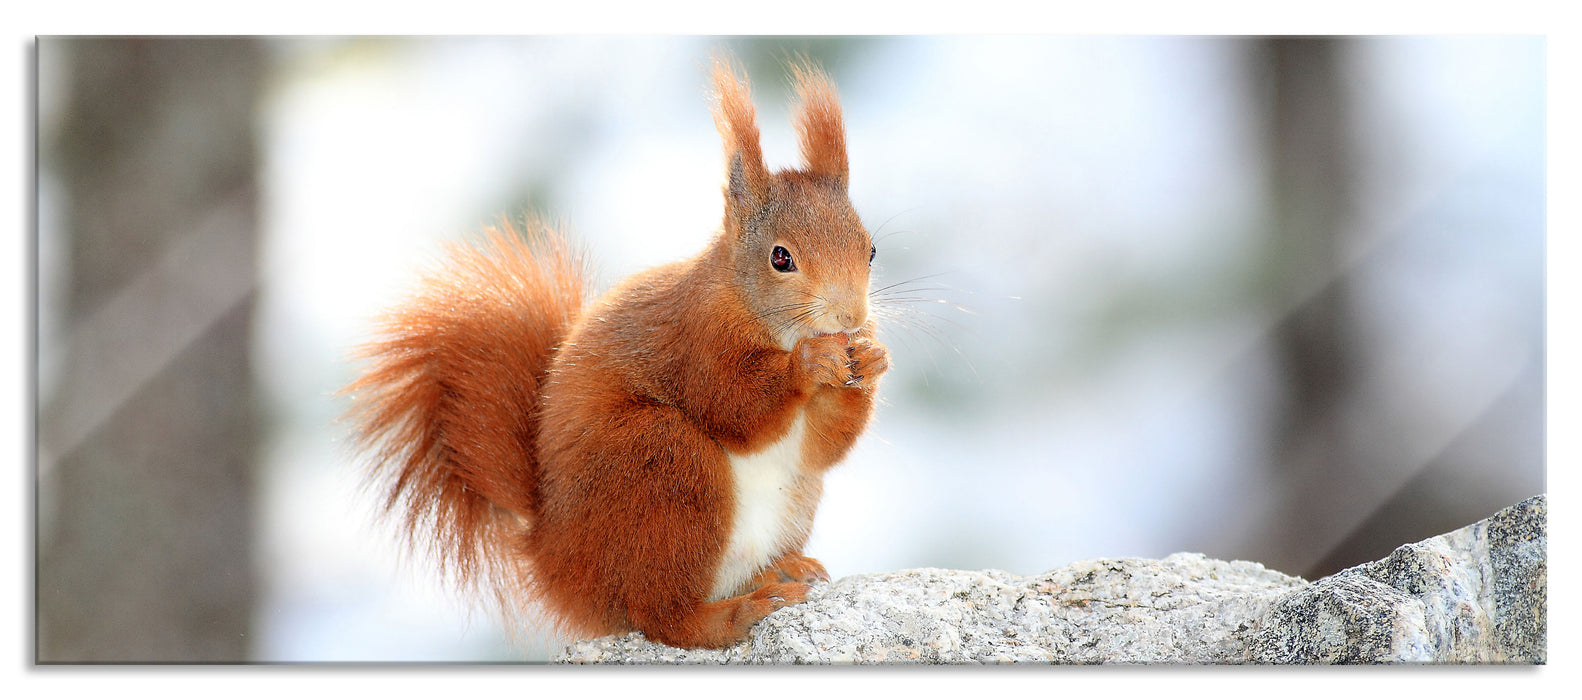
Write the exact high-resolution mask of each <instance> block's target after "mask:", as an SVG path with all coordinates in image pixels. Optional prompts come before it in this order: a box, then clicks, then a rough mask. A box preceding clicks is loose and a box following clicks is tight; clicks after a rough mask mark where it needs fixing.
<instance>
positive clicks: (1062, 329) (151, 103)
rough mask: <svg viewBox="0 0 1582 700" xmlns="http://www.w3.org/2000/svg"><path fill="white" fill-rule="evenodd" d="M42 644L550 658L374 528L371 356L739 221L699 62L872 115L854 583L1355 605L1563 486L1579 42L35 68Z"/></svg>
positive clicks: (783, 132)
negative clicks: (1322, 581) (1566, 249)
mask: <svg viewBox="0 0 1582 700" xmlns="http://www.w3.org/2000/svg"><path fill="white" fill-rule="evenodd" d="M37 49H38V51H37V68H38V82H37V87H38V103H37V108H38V121H37V126H38V149H39V176H38V210H37V215H38V238H37V242H36V251H37V254H38V296H37V299H38V305H39V306H38V316H37V321H38V329H37V332H38V354H37V361H38V364H37V371H38V377H37V380H38V387H37V388H38V443H37V446H36V449H37V477H38V482H37V484H38V489H37V531H36V534H37V540H36V543H37V550H36V551H37V570H36V574H37V575H36V583H35V586H36V589H35V590H36V603H37V609H36V614H37V617H36V623H37V627H36V632H37V635H36V644H37V646H36V652H37V660H38V661H40V662H94V661H181V662H193V661H259V662H275V661H280V662H301V661H355V662H362V661H449V660H457V661H461V660H482V661H494V660H516V659H523V658H526V659H543V658H546V657H547V656H548V655H550V654H553V653H554V652H555V650H556V644H559V643H563V642H564V640H558V639H555V638H553V637H551V636H549V635H548V634H545V633H540V632H535V631H528V632H526V633H523V634H521V635H520V636H522V637H523V639H524V641H522V642H519V643H517V644H516V645H514V646H513V644H512V643H511V642H508V641H507V634H506V631H505V630H502V629H500V628H499V626H498V625H497V624H496V623H495V621H493V620H492V619H489V618H488V617H487V616H486V615H483V614H473V613H471V612H470V611H469V608H468V606H467V605H466V604H465V603H464V602H463V601H458V600H456V599H454V598H453V597H452V596H451V595H450V594H449V593H447V592H446V590H445V588H444V587H443V585H442V584H441V582H440V581H438V580H437V578H436V577H435V576H434V575H433V574H432V572H431V570H430V569H429V568H427V567H426V566H425V565H424V563H423V562H421V561H407V560H405V559H404V558H403V556H402V554H401V551H400V550H399V548H398V547H397V546H396V544H395V539H394V537H393V536H392V533H391V532H390V531H389V530H388V529H386V528H384V527H381V526H379V525H378V524H376V522H375V519H374V517H373V514H374V509H373V507H372V506H373V504H374V500H375V499H374V498H373V496H371V495H370V494H369V493H367V492H365V491H363V490H362V489H361V481H360V480H361V475H362V470H361V467H360V465H359V462H358V457H357V456H356V455H355V454H353V453H352V451H351V450H350V448H349V445H348V443H347V440H346V428H345V426H343V425H341V424H339V423H338V422H337V418H338V416H339V415H340V414H341V412H342V411H344V410H345V408H346V403H345V399H344V398H343V397H338V396H336V395H335V392H336V391H337V389H339V388H340V387H341V386H343V385H345V384H346V383H347V382H349V381H350V380H351V379H352V378H353V376H354V375H355V372H356V370H357V366H356V365H355V364H354V363H351V362H350V361H348V359H347V353H348V351H349V350H350V349H351V348H352V347H354V346H355V345H356V344H358V343H359V342H361V341H363V340H364V339H366V338H367V337H368V333H369V331H370V328H371V325H370V321H371V319H372V317H373V316H375V315H376V314H377V313H378V312H379V311H380V310H381V309H383V308H385V307H387V306H389V305H390V304H392V303H394V302H395V301H398V300H399V299H401V298H402V295H403V294H405V293H406V291H407V290H408V289H410V286H409V285H410V284H411V283H412V281H413V279H414V277H415V275H416V273H417V272H418V271H419V270H420V269H421V268H422V267H423V266H424V265H426V264H429V263H430V262H432V261H433V260H434V259H435V258H436V256H437V253H438V251H439V249H440V244H441V242H443V241H447V240H457V239H465V238H467V237H470V236H474V235H476V234H477V232H478V231H479V230H480V229H481V228H482V227H483V226H486V225H489V224H491V223H494V222H495V221H497V220H498V218H499V217H500V216H502V215H504V216H519V215H520V214H522V213H523V212H538V213H541V214H544V215H547V216H549V217H551V218H553V219H556V220H559V221H563V222H565V228H566V229H567V230H568V231H569V232H570V233H571V235H572V236H573V237H574V238H576V239H577V240H579V241H580V242H581V243H582V244H583V245H584V247H585V248H587V249H588V250H589V251H590V252H591V254H592V257H593V259H594V261H595V264H596V271H597V274H598V279H599V287H600V288H601V289H602V288H604V287H606V286H608V285H609V284H610V283H611V282H613V281H614V280H617V279H619V278H621V277H623V276H625V275H627V274H630V273H632V272H635V271H637V270H640V269H642V268H645V267H648V266H651V265H654V264H657V263H661V262H666V261H669V260H674V259H678V258H682V257H686V256H689V255H691V254H693V253H695V252H696V251H697V250H699V249H701V248H702V246H703V245H704V244H705V243H706V241H707V240H708V238H709V237H710V235H711V233H712V232H713V231H714V230H715V228H716V227H717V226H718V225H719V220H720V216H721V201H720V197H721V195H720V189H719V188H720V185H721V183H722V181H723V163H722V158H721V152H720V147H719V145H718V141H717V136H716V134H715V132H714V128H713V124H712V122H711V120H710V117H709V113H708V108H707V103H706V97H707V92H706V75H707V72H706V65H707V59H708V57H709V56H710V54H711V53H713V52H715V51H719V50H721V49H724V50H728V51H730V52H732V53H734V55H735V56H736V57H737V58H738V59H739V60H740V61H741V62H742V63H743V64H744V65H745V66H746V67H747V69H748V71H749V73H750V75H751V76H752V79H753V81H754V92H755V99H756V102H757V105H758V110H759V112H758V114H759V124H760V128H761V129H762V132H763V139H764V151H765V157H766V159H767V160H768V161H769V164H770V167H795V166H797V165H799V162H798V160H799V157H798V154H797V152H796V148H795V140H794V136H793V134H792V131H791V128H790V126H789V123H788V101H789V97H790V95H789V90H788V81H787V80H786V77H785V71H784V68H783V66H784V63H785V59H786V58H787V57H789V56H792V55H796V54H806V55H808V56H811V57H812V58H813V59H815V60H816V61H818V62H820V63H822V64H823V65H824V66H825V67H826V68H828V69H829V70H830V72H831V73H832V74H833V76H834V78H835V80H836V82H837V84H838V85H839V87H840V92H841V95H842V100H843V105H844V108H845V115H846V126H847V130H848V144H849V147H850V160H851V196H852V200H853V202H854V204H855V205H856V207H857V210H858V211H859V212H860V213H861V214H862V216H863V217H864V221H865V222H866V224H867V225H868V227H869V229H870V230H871V231H873V232H874V234H875V237H876V239H877V240H878V249H879V255H878V260H877V265H876V268H875V284H876V286H882V285H888V284H893V283H905V284H906V285H907V286H908V288H909V289H911V290H913V291H914V292H915V293H914V294H912V295H911V296H912V297H913V298H914V301H912V302H909V303H908V304H906V305H905V307H906V308H907V309H910V311H909V312H908V319H909V320H908V322H906V323H899V324H893V325H891V326H890V327H887V328H884V329H882V330H881V337H882V338H883V339H884V340H885V341H886V342H887V343H888V344H889V346H890V348H891V352H892V357H893V363H894V367H895V368H894V369H893V370H892V371H891V372H890V374H888V375H887V376H886V379H885V382H884V384H883V388H882V390H881V396H882V398H883V400H884V405H882V406H881V408H880V409H879V412H878V414H877V418H876V422H875V424H874V425H873V426H872V428H871V429H870V430H869V432H868V433H867V435H866V436H865V437H864V438H863V440H862V441H861V442H860V443H859V446H858V448H857V449H856V450H854V451H853V453H852V454H851V456H850V457H849V458H848V459H847V460H846V462H845V463H844V464H843V465H842V466H840V467H839V468H837V469H836V470H834V471H833V472H831V474H830V475H829V478H828V481H827V483H826V489H825V497H824V500H823V502H822V505H821V508H820V512H819V516H818V519H817V521H816V524H815V529H814V534H813V538H812V541H811V542H810V544H809V546H808V552H809V553H811V554H813V555H814V556H816V557H819V558H820V559H821V560H823V561H824V563H825V564H826V565H827V566H828V568H829V570H830V572H831V573H832V574H833V575H834V576H836V577H840V576H844V575H848V574H855V573H864V572H879V571H890V570H896V569H903V568H913V567H924V566H933V567H950V568H965V569H983V568H995V569H1004V570H1008V571H1011V572H1015V573H1019V574H1036V573H1039V572H1041V571H1044V570H1047V569H1051V568H1055V567H1058V566H1062V565H1065V564H1068V563H1070V562H1072V561H1076V560H1081V559H1089V558H1096V557H1122V556H1131V557H1162V556H1165V555H1167V554H1169V553H1171V552H1176V551H1194V552H1202V553H1205V554H1207V555H1209V556H1212V557H1217V558H1223V559H1246V560H1253V561H1258V562H1261V563H1263V564H1265V565H1266V566H1269V567H1270V568H1274V569H1278V570H1280V571H1284V572H1287V573H1290V574H1294V575H1300V576H1304V577H1307V578H1317V577H1320V576H1324V575H1327V574H1329V573H1333V572H1334V571H1337V570H1339V569H1341V568H1344V567H1346V566H1350V565H1353V564H1357V563H1360V562H1364V561H1368V560H1372V559H1376V558H1379V557H1381V556H1384V555H1385V554H1387V553H1388V552H1389V551H1390V550H1391V549H1393V548H1394V547H1395V546H1397V545H1400V544H1403V543H1407V542H1413V541H1416V540H1419V539H1422V538H1424V537H1428V536H1432V535H1435V534H1439V533H1441V532H1444V531H1447V530H1450V529H1454V528H1456V527H1459V526H1461V525H1465V524H1468V523H1471V522H1474V521H1476V520H1478V519H1480V518H1483V517H1486V516H1488V515H1490V514H1492V513H1493V512H1494V511H1496V510H1498V509H1500V508H1501V507H1504V506H1506V505H1510V504H1512V503H1515V502H1516V501H1519V500H1521V499H1522V498H1525V497H1527V496H1530V495H1533V494H1536V493H1541V492H1543V491H1544V489H1545V463H1544V430H1545V411H1544V406H1545V401H1544V394H1545V357H1544V347H1545V323H1544V318H1545V315H1544V314H1545V293H1544V290H1545V279H1544V259H1545V187H1546V182H1545V157H1546V149H1545V136H1544V134H1545V123H1544V115H1545V89H1546V85H1545V81H1546V65H1545V43H1544V39H1543V38H1541V37H1497V36H1479V37H1453V38H1450V37H1391V38H1343V39H1334V40H1331V39H1320V38H1289V39H1265V38H1251V37H1249V38H1217V37H1190V38H1188V37H1100V36H1092V37H991V38H976V37H950V38H927V37H884V38H838V37H829V38H776V39H747V38H736V39H728V38H713V37H663V38H643V37H599V38H591V37H556V38H516V39H505V38H489V39H483V38H467V39H408V38H400V39H397V38H358V39H333V38H319V39H267V40H252V39H202V40H200V39H77V38H41V39H39V40H38V41H37Z"/></svg>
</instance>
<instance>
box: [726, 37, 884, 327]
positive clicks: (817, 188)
mask: <svg viewBox="0 0 1582 700" xmlns="http://www.w3.org/2000/svg"><path fill="white" fill-rule="evenodd" d="M791 73H792V77H793V79H794V80H795V83H796V93H797V106H796V110H795V116H794V117H793V121H794V123H795V125H796V130H797V137H798V141H800V143H801V146H802V158H803V160H804V161H806V163H805V165H804V167H803V168H802V169H800V170H781V171H779V172H776V173H770V172H769V170H768V169H767V168H765V167H764V160H763V152H762V150H761V149H760V147H759V140H758V125H757V123H756V121H755V117H754V110H753V105H752V101H751V97H750V95H749V92H748V86H747V82H746V80H745V79H744V78H740V77H738V76H737V75H736V73H735V72H734V71H733V70H731V68H730V66H729V65H727V63H726V62H725V61H724V60H719V59H716V60H715V62H714V91H715V94H714V122H715V125H716V126H718V127H719V131H720V136H721V138H722V139H723V140H724V142H725V162H726V170H725V173H726V183H725V226H724V228H725V230H724V240H725V241H726V242H727V244H728V247H729V249H730V250H729V253H730V255H729V258H730V261H729V265H730V269H731V274H733V275H734V279H735V281H736V283H737V284H736V286H737V288H738V289H740V290H741V291H742V296H743V299H742V300H743V302H744V303H745V304H746V305H747V307H748V310H749V311H750V312H751V313H752V314H753V315H754V316H755V317H756V318H758V319H759V320H760V321H761V322H762V323H763V325H764V328H765V330H767V331H768V332H769V334H770V336H771V337H772V338H773V339H774V340H775V342H777V343H778V344H779V345H780V347H781V348H782V349H784V350H790V349H791V348H792V347H793V346H794V345H795V344H796V342H797V341H798V340H801V339H802V338H806V337H811V336H814V335H826V334H831V333H840V332H846V333H852V332H855V331H857V330H858V329H859V328H862V327H863V326H864V324H866V323H867V322H868V271H869V267H870V266H871V265H872V263H873V257H874V253H875V250H874V247H873V239H872V238H871V237H870V236H869V235H868V230H867V229H866V228H864V227H863V225H862V221H861V220H860V219H858V218H857V212H856V210H854V209H853V208H852V206H851V200H850V198H849V197H848V196H847V194H846V134H845V129H844V127H843V126H842V125H841V115H840V101H839V99H838V98H837V97H836V95H835V86H834V84H833V83H831V82H830V79H829V76H827V75H825V74H824V73H823V71H820V70H818V69H817V68H815V67H813V66H812V65H810V64H808V63H805V62H804V63H800V64H795V65H793V66H792V68H791Z"/></svg>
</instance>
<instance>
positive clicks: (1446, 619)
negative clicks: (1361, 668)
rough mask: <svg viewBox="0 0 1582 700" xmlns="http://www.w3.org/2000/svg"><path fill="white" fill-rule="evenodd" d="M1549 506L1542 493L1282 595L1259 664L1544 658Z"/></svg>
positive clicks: (1262, 628) (1254, 652)
mask: <svg viewBox="0 0 1582 700" xmlns="http://www.w3.org/2000/svg"><path fill="white" fill-rule="evenodd" d="M1547 519H1548V518H1547V506H1546V501H1545V498H1544V497H1543V496H1536V497H1533V498H1530V499H1527V500H1526V501H1522V502H1521V503H1518V504H1516V505H1515V506H1512V507H1510V508H1507V509H1505V510H1503V511H1500V512H1499V513H1497V514H1495V515H1494V517H1491V518H1489V519H1487V520H1483V521H1480V522H1478V523H1477V524H1474V525H1470V526H1468V527H1464V528H1461V529H1460V530H1456V531H1455V532H1451V533H1448V534H1444V535H1440V536H1438V537H1433V538H1430V539H1426V540H1423V541H1422V542H1418V543H1416V544H1408V545H1403V546H1401V547H1399V548H1397V549H1396V550H1395V551H1394V552H1392V553H1391V554H1390V556H1388V557H1385V558H1384V559H1381V560H1379V561H1376V562H1370V563H1367V564H1361V565H1359V566H1354V567H1352V568H1350V569H1346V570H1345V571H1341V572H1339V573H1337V574H1334V575H1332V576H1327V577H1325V578H1323V579H1320V580H1319V581H1318V582H1316V583H1314V584H1313V585H1312V586H1308V587H1307V588H1304V589H1303V590H1301V591H1299V592H1297V593H1296V594H1294V595H1291V596H1289V597H1287V598H1285V599H1283V600H1281V601H1280V602H1279V603H1278V604H1277V605H1275V606H1274V609H1272V610H1271V611H1270V612H1269V613H1268V614H1267V615H1265V616H1264V617H1263V619H1262V620H1260V621H1259V629H1258V631H1257V633H1256V634H1255V635H1254V636H1253V639H1252V644H1251V645H1250V646H1249V648H1248V659H1249V660H1250V661H1253V662H1258V663H1536V664H1541V663H1545V662H1546V660H1547V653H1546V644H1547V637H1548V633H1547V625H1546V619H1547V617H1548V607H1549V603H1548V588H1549V575H1548V565H1547V557H1546V553H1545V552H1546V550H1547V544H1546V543H1547V539H1548V538H1547V536H1546V534H1545V530H1546V528H1545V524H1546V521H1547Z"/></svg>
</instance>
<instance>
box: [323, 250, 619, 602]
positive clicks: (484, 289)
mask: <svg viewBox="0 0 1582 700" xmlns="http://www.w3.org/2000/svg"><path fill="white" fill-rule="evenodd" d="M530 228H531V233H532V234H533V236H532V237H531V240H528V239H527V238H524V236H523V235H522V234H520V233H519V232H518V231H516V230H515V229H514V228H513V227H512V226H511V225H509V224H504V223H503V224H502V225H501V226H500V227H498V228H492V229H488V230H486V231H485V232H484V236H483V240H482V241H480V242H478V243H474V244H468V243H460V244H453V245H452V246H450V248H449V250H448V251H447V257H446V259H445V260H444V264H443V265H442V266H441V267H440V268H438V269H435V270H432V271H431V272H430V273H429V274H428V275H426V276H425V278H424V279H423V280H422V284H421V285H420V287H419V290H418V292H417V293H416V294H415V295H414V296H413V297H412V298H411V299H409V300H408V301H407V302H406V303H405V304H402V305H401V306H398V307H396V308H395V309H394V310H393V311H391V312H390V313H388V314H387V315H386V317H385V318H384V319H383V320H382V324H381V327H380V335H379V336H378V339H377V340H375V341H374V342H372V343H370V344H368V345H366V346H364V347H363V348H361V349H360V351H359V352H358V353H357V355H358V356H359V357H361V358H363V359H365V360H368V361H370V363H369V367H368V368H367V371H366V373H365V374H363V375H362V377H361V378H359V379H357V380H356V381H355V382H353V383H352V384H351V385H349V386H347V387H346V389H345V390H344V391H343V393H348V394H350V395H351V396H352V404H353V405H352V408H351V410H350V412H349V413H348V414H347V417H348V418H349V419H350V420H352V421H353V422H354V423H355V425H356V430H357V439H358V442H359V444H360V446H361V447H362V448H363V449H364V450H366V451H367V452H368V453H369V454H370V455H371V456H372V457H373V459H374V460H375V461H374V464H373V466H372V472H371V473H370V476H371V477H372V480H373V482H374V483H378V484H379V485H380V486H382V487H383V489H384V497H385V500H384V508H385V511H386V513H387V515H388V516H390V517H394V518H398V519H399V521H400V525H401V526H402V532H403V534H404V535H405V537H406V538H407V539H408V542H409V544H410V545H411V546H412V547H413V549H414V550H419V551H420V552H422V553H427V554H430V555H432V558H434V559H436V560H437V561H438V563H439V564H440V566H441V570H442V572H443V573H446V574H452V575H454V576H455V577H456V579H457V581H458V583H460V584H461V585H462V586H464V587H467V588H473V589H482V590H483V591H487V592H491V593H494V594H495V595H497V596H499V597H500V598H501V600H500V602H501V603H507V602H508V600H507V599H508V597H509V594H510V593H511V592H512V591H513V590H514V589H519V588H520V586H521V582H520V580H518V579H519V573H520V572H519V571H517V570H516V569H515V566H517V564H516V563H515V562H514V560H515V557H513V556H512V552H511V550H512V549H513V545H512V543H513V542H514V541H516V540H517V538H516V536H519V535H520V534H521V533H523V532H525V528H526V527H527V526H529V525H530V524H531V522H532V520H533V518H534V515H535V514H536V513H537V512H538V462H537V459H536V455H535V448H534V442H535V440H536V439H537V435H538V428H539V426H538V409H539V397H540V395H541V388H542V386H543V384H544V382H545V378H546V373H547V371H548V369H549V363H550V359H551V357H552V356H553V354H554V352H555V349H556V347H557V346H558V345H559V344H560V342H561V341H562V339H564V337H565V335H566V332H567V330H568V328H569V326H570V324H571V323H572V321H573V320H574V319H575V318H576V316H577V313H578V311H579V309H581V307H582V304H583V301H584V299H585V298H586V297H587V294H588V289H587V281H586V274H585V271H584V265H583V261H582V258H581V256H580V255H578V254H576V253H574V252H573V251H572V250H571V249H570V247H569V246H568V245H567V243H566V242H565V240H564V239H563V238H562V237H561V236H559V235H558V234H557V233H555V232H554V231H552V230H550V229H549V228H548V227H545V226H543V225H541V224H537V223H536V222H535V223H532V224H530ZM423 550H426V552H425V551H423Z"/></svg>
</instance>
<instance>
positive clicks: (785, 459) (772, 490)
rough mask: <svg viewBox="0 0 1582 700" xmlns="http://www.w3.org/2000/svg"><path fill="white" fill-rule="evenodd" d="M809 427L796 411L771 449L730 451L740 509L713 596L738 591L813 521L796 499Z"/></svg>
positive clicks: (782, 551) (733, 518)
mask: <svg viewBox="0 0 1582 700" xmlns="http://www.w3.org/2000/svg"><path fill="white" fill-rule="evenodd" d="M806 431H807V419H806V416H805V415H804V414H802V413H800V412H798V414H797V417H796V418H795V419H794V420H792V421H791V428H790V429H789V430H787V431H786V434H785V435H784V436H781V438H780V439H779V440H776V441H775V442H774V443H772V444H770V445H769V446H768V447H766V448H764V449H763V450H760V451H758V452H755V453H753V454H750V455H738V454H728V455H727V456H728V457H729V458H730V464H731V474H732V476H733V477H734V478H735V482H736V512H735V514H734V515H733V517H732V519H731V539H730V543H729V544H727V545H726V547H725V557H724V559H723V560H722V561H721V562H720V568H719V571H718V572H717V573H716V574H715V576H714V588H713V590H712V591H710V593H709V600H719V599H721V598H726V597H729V596H730V595H731V594H732V593H735V592H736V589H737V588H739V587H741V585H742V584H744V583H746V582H747V581H748V579H751V578H752V577H753V576H754V575H756V574H757V573H758V572H759V571H761V570H762V569H763V568H764V567H765V566H767V565H768V564H769V563H770V562H772V561H774V560H775V559H776V558H778V557H779V556H780V555H782V554H784V553H785V552H786V549H787V548H788V547H789V546H790V544H791V543H792V542H794V541H795V537H796V536H797V535H800V534H802V532H803V531H804V530H805V529H806V528H807V527H808V526H809V525H811V523H810V522H804V521H803V520H804V519H805V518H803V517H798V513H797V510H798V509H797V508H796V504H795V499H794V498H793V492H794V491H795V490H796V487H797V485H798V482H800V481H801V480H802V479H805V478H808V477H806V476H805V475H804V474H803V472H802V438H803V435H804V433H806Z"/></svg>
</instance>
